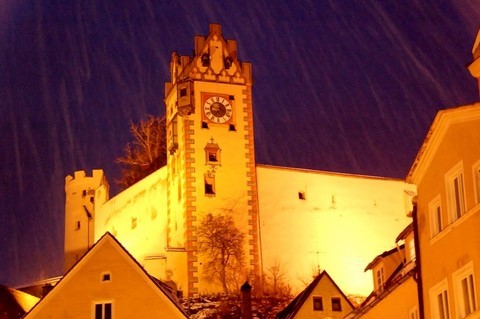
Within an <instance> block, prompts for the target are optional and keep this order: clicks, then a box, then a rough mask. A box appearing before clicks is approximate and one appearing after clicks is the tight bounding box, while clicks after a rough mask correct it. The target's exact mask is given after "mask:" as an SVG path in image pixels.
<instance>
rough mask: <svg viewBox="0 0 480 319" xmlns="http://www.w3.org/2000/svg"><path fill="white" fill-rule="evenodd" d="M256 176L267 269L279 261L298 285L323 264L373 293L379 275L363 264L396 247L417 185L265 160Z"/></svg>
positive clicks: (348, 286)
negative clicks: (268, 163) (277, 164)
mask: <svg viewBox="0 0 480 319" xmlns="http://www.w3.org/2000/svg"><path fill="white" fill-rule="evenodd" d="M257 175H258V192H259V204H260V228H261V239H262V255H263V265H264V268H265V269H267V268H268V267H270V266H272V265H273V264H274V263H275V262H280V263H281V265H282V267H283V269H285V270H286V271H287V272H288V277H289V279H288V282H289V283H290V284H291V285H292V286H293V287H294V288H296V290H299V289H303V287H304V282H305V281H306V282H309V281H310V280H311V276H312V272H313V271H314V270H315V269H317V267H318V266H320V268H321V269H325V270H327V271H328V272H329V273H330V274H331V275H332V277H333V278H335V281H336V283H337V284H338V285H339V286H340V288H341V289H342V290H343V291H344V292H345V293H347V294H348V293H361V294H363V295H368V294H369V293H370V291H372V288H373V286H372V280H371V275H370V274H369V273H365V272H364V271H363V270H364V269H365V267H366V266H367V265H368V264H369V262H370V261H371V260H372V259H373V257H375V256H377V255H378V253H379V252H383V251H385V250H389V249H390V248H393V247H395V244H394V242H395V235H396V234H398V233H400V232H401V231H402V230H403V229H404V228H405V226H406V225H408V223H409V222H410V220H409V218H408V217H407V213H408V211H409V210H410V198H409V197H408V196H407V195H406V194H405V192H404V191H405V190H414V187H413V186H412V185H408V184H406V183H405V182H403V181H401V180H394V179H384V178H375V177H367V176H358V175H347V174H336V173H332V172H321V171H313V170H302V169H290V168H286V167H272V166H264V165H259V166H257ZM302 197H303V198H304V199H302Z"/></svg>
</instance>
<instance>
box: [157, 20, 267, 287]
mask: <svg viewBox="0 0 480 319" xmlns="http://www.w3.org/2000/svg"><path fill="white" fill-rule="evenodd" d="M170 73H171V79H170V81H169V82H167V83H166V85H165V106H166V119H167V149H168V159H167V166H168V169H167V170H168V177H167V178H168V181H167V185H168V190H167V214H168V217H167V219H168V221H167V259H168V260H170V261H173V263H174V264H175V267H172V269H173V271H175V272H177V273H176V274H174V277H175V278H176V281H177V282H179V285H180V287H179V288H180V289H182V290H184V291H187V292H188V295H191V296H192V295H196V294H202V293H205V292H212V290H215V288H214V286H213V284H212V283H211V282H210V281H209V280H207V279H206V278H205V276H204V273H205V269H204V267H206V262H205V257H204V256H202V255H201V254H200V253H199V252H198V250H197V240H198V237H197V228H198V226H199V224H200V223H201V221H202V220H203V219H204V218H205V216H207V215H208V214H212V215H214V216H215V215H219V214H222V215H226V216H229V217H232V218H233V220H234V222H235V226H236V227H237V228H238V229H239V230H240V231H241V232H242V233H243V234H244V235H245V245H244V255H245V276H243V275H241V276H243V277H241V278H239V279H240V280H242V282H243V281H244V280H245V279H247V278H248V279H249V280H250V281H252V280H255V279H256V278H258V276H260V273H261V255H260V254H261V247H260V237H259V219H258V216H259V214H258V198H257V178H256V167H255V149H254V134H253V109H252V73H251V65H250V63H245V62H240V61H239V60H238V59H237V43H236V41H234V40H225V39H224V38H223V36H222V31H221V26H220V25H218V24H212V25H210V33H209V35H208V36H207V37H203V36H196V37H195V50H194V56H179V55H177V53H176V52H174V53H173V54H172V58H171V62H170ZM169 264H170V265H172V264H171V263H170V262H169ZM172 266H173V265H172Z"/></svg>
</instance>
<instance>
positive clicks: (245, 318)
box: [240, 281, 252, 319]
mask: <svg viewBox="0 0 480 319" xmlns="http://www.w3.org/2000/svg"><path fill="white" fill-rule="evenodd" d="M240 291H241V292H242V319H252V286H250V284H249V283H248V281H245V283H244V284H243V285H242V287H241V288H240Z"/></svg>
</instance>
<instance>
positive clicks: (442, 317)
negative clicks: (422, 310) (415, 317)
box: [430, 279, 450, 319]
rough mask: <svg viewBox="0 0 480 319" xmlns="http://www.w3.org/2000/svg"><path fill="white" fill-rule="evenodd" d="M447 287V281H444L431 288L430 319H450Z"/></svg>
mask: <svg viewBox="0 0 480 319" xmlns="http://www.w3.org/2000/svg"><path fill="white" fill-rule="evenodd" d="M447 287H448V284H447V279H444V280H442V281H440V282H439V283H438V284H436V285H435V286H433V287H432V288H430V305H431V309H432V315H431V317H432V318H439V319H450V308H449V304H448V290H447Z"/></svg>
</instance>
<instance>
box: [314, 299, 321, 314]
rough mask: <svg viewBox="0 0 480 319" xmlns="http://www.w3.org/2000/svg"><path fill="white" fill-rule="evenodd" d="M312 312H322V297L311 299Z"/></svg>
mask: <svg viewBox="0 0 480 319" xmlns="http://www.w3.org/2000/svg"><path fill="white" fill-rule="evenodd" d="M313 310H314V311H323V300H322V297H313Z"/></svg>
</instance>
